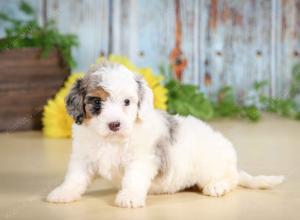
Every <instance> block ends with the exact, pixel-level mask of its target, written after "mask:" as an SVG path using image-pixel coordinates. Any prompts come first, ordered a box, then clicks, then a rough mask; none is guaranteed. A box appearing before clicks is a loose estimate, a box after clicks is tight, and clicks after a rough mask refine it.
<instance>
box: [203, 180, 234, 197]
mask: <svg viewBox="0 0 300 220" xmlns="http://www.w3.org/2000/svg"><path fill="white" fill-rule="evenodd" d="M229 190H230V187H229V184H228V182H227V181H220V182H216V183H210V184H208V185H206V186H205V187H204V188H203V190H202V192H203V194H204V195H207V196H215V197H220V196H223V195H224V194H225V193H227V192H229Z"/></svg>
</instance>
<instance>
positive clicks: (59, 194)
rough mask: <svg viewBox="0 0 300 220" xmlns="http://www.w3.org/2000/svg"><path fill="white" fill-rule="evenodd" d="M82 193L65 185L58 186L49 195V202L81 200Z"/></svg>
mask: <svg viewBox="0 0 300 220" xmlns="http://www.w3.org/2000/svg"><path fill="white" fill-rule="evenodd" d="M80 197H81V195H80V194H79V193H78V192H75V191H74V190H71V189H67V188H65V187H57V188H56V189H54V190H53V191H52V192H50V193H49V195H48V196H47V201H48V202H53V203H68V202H73V201H76V200H79V199H80Z"/></svg>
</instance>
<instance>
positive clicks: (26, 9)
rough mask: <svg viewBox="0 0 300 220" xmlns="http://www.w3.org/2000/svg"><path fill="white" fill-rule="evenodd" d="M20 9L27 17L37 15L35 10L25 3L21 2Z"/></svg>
mask: <svg viewBox="0 0 300 220" xmlns="http://www.w3.org/2000/svg"><path fill="white" fill-rule="evenodd" d="M19 8H20V10H21V11H22V12H24V13H25V14H27V15H34V14H35V11H34V9H33V8H32V7H31V6H30V5H29V4H27V3H26V2H25V1H21V2H20V6H19Z"/></svg>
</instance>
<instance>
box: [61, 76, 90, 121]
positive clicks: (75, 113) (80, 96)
mask: <svg viewBox="0 0 300 220" xmlns="http://www.w3.org/2000/svg"><path fill="white" fill-rule="evenodd" d="M85 95H86V88H85V87H84V86H83V80H82V79H78V80H77V81H76V82H75V83H74V85H73V86H72V88H71V90H70V92H69V94H68V95H67V97H66V100H65V101H66V107H67V112H68V113H69V115H70V116H72V117H73V119H74V121H75V123H76V124H79V125H80V124H82V122H83V119H84V117H85V110H84V97H85Z"/></svg>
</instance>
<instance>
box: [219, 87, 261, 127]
mask: <svg viewBox="0 0 300 220" xmlns="http://www.w3.org/2000/svg"><path fill="white" fill-rule="evenodd" d="M214 111H215V117H241V118H248V119H249V120H251V121H258V120H259V119H260V111H259V110H258V108H257V106H255V105H250V106H247V105H242V104H239V103H238V102H237V101H236V95H235V92H234V90H233V88H232V87H229V86H225V87H223V88H221V89H220V90H219V92H218V98H217V101H216V102H215V103H214Z"/></svg>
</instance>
